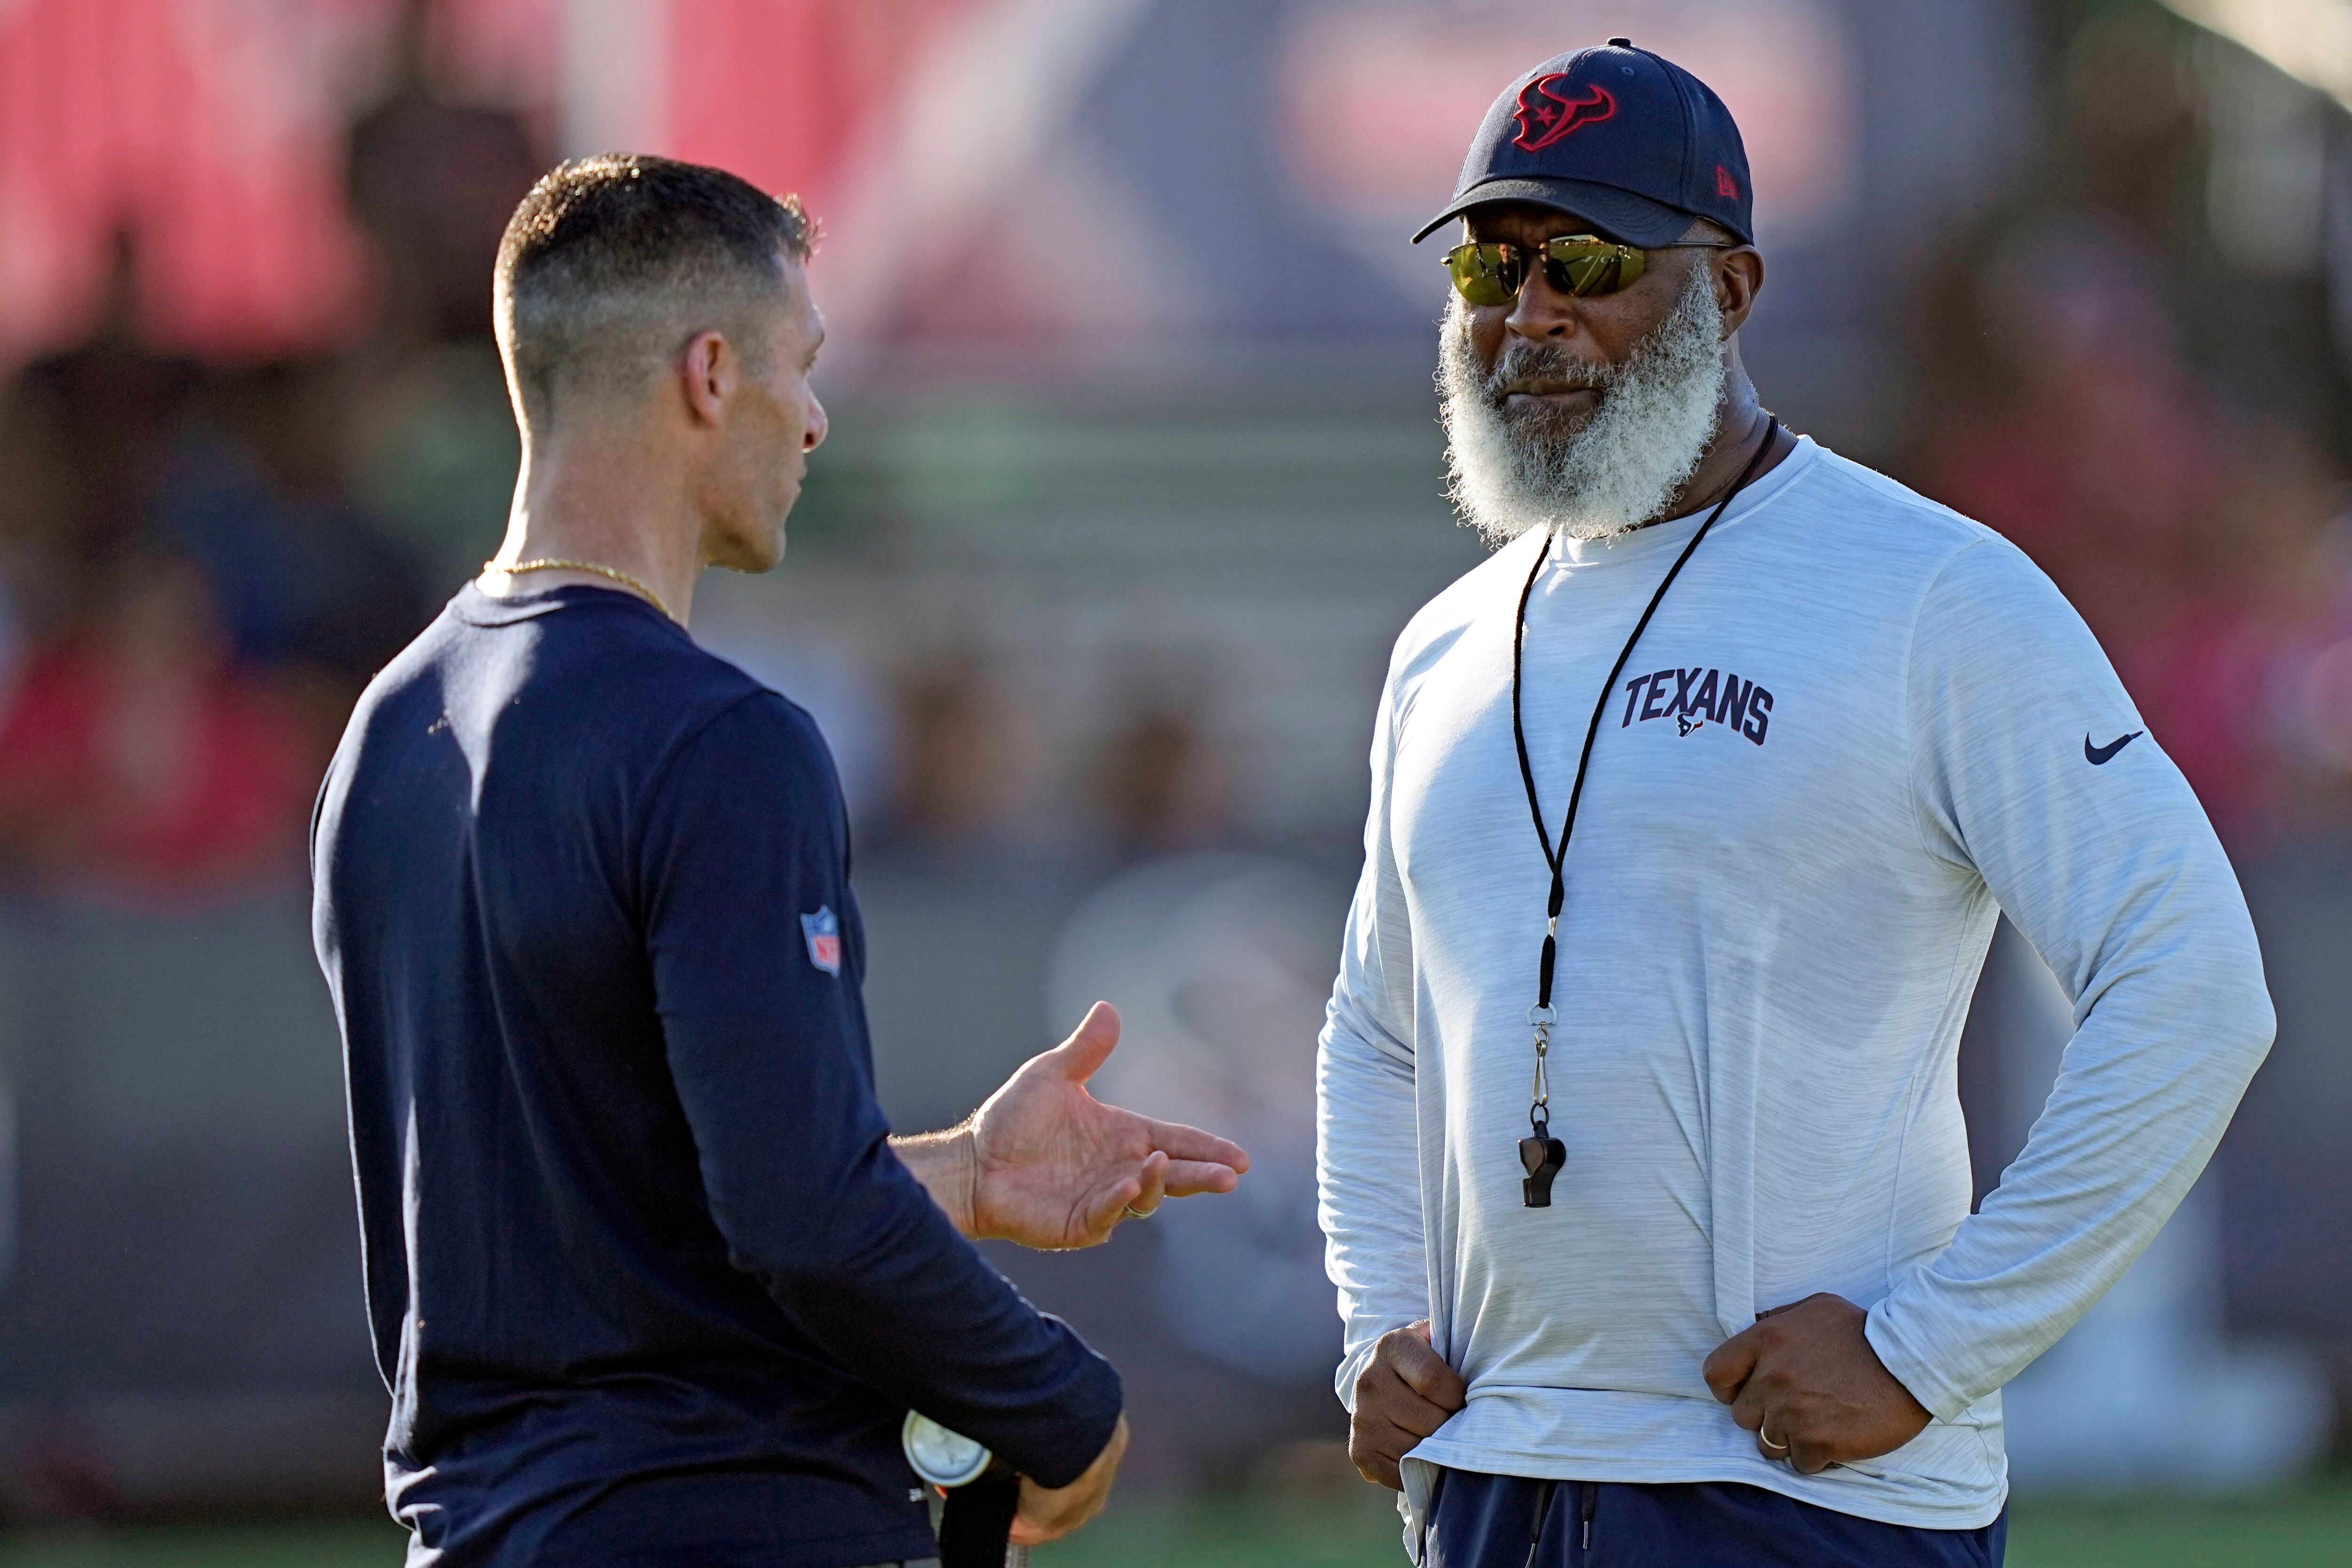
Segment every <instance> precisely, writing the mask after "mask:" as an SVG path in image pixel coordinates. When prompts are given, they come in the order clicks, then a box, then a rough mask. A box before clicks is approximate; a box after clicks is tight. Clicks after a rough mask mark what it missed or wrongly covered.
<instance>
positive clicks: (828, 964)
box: [801, 907, 841, 974]
mask: <svg viewBox="0 0 2352 1568" xmlns="http://www.w3.org/2000/svg"><path fill="white" fill-rule="evenodd" d="M801 933H802V934H803V935H804V936H806V937H807V938H808V950H809V962H810V963H814V964H815V965H816V966H817V967H818V968H819V969H822V970H824V972H825V973H827V974H839V973H841V917H840V916H839V915H836V914H835V913H834V912H833V910H832V909H831V908H830V907H828V908H824V909H820V910H817V912H816V913H814V914H813V915H803V916H802V917H801Z"/></svg>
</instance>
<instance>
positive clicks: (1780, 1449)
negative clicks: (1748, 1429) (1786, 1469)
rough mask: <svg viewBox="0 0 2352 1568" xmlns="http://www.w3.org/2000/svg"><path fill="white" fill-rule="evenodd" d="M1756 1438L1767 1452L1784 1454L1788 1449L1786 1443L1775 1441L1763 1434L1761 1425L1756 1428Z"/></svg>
mask: <svg viewBox="0 0 2352 1568" xmlns="http://www.w3.org/2000/svg"><path fill="white" fill-rule="evenodd" d="M1756 1440H1757V1441H1758V1442H1759V1443H1761V1444H1763V1445H1764V1447H1765V1449H1766V1451H1767V1452H1769V1453H1774V1454H1785V1453H1787V1452H1788V1451H1789V1445H1788V1444H1786V1443H1775V1442H1774V1441H1772V1439H1771V1438H1769V1437H1768V1436H1765V1435H1764V1428H1763V1427H1761V1426H1759V1427H1758V1428H1756Z"/></svg>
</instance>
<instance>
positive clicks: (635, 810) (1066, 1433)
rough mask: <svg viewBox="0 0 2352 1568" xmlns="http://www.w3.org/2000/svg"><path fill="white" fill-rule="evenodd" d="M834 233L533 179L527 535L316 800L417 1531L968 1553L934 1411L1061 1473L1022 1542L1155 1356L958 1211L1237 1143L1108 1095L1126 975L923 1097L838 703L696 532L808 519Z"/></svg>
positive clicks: (1040, 1479) (791, 1565)
mask: <svg viewBox="0 0 2352 1568" xmlns="http://www.w3.org/2000/svg"><path fill="white" fill-rule="evenodd" d="M809 243H810V241H809V229H808V226H807V224H806V222H805V220H804V219H803V216H802V215H801V213H800V210H799V208H798V206H797V205H795V204H793V203H792V202H789V201H786V202H782V203H780V202H778V201H776V200H774V199H772V198H771V197H768V196H766V195H761V193H760V192H758V191H756V190H754V189H752V188H751V186H749V185H747V184H744V183H743V182H741V181H740V180H737V179H735V178H733V177H732V176H730V175H727V174H720V173H719V172H718V171H716V170H709V169H700V168H696V167H694V166H692V165H688V164H679V163H669V162H667V161H665V160H660V159H654V158H628V157H604V158H595V159H589V160H584V161H583V162H579V163H570V164H566V165H564V166H563V167H562V168H560V169H558V170H556V171H555V172H554V173H552V174H550V175H549V176H548V177H547V178H546V179H544V180H542V181H541V183H540V184H539V186H538V187H537V188H536V189H534V190H533V191H532V193H531V194H530V196H529V197H527V198H526V199H525V200H524V202H523V204H522V205H521V207H520V209H518V211H517V212H516V214H515V216H514V219H513V222H512V223H511V225H510V226H509V229H508V233H507V237H506V241H505V243H504V245H503V246H502V247H501V249H500V253H499V268H498V274H497V279H496V284H497V309H498V323H499V347H500V350H501V351H502V353H503V354H504V356H505V361H506V366H507V374H508V379H509V388H510V390H511V391H512V394H513V396H514V402H515V405H516V409H517V414H518V417H519V419H520V422H521V425H522V429H523V466H522V474H521V479H520V482H519V484H518V486H517V489H516V496H515V505H514V510H513V514H512V518H511V521H510V522H509V530H508V533H507V538H506V542H505V543H504V545H503V547H502V548H501V550H500V552H499V555H498V557H497V558H496V560H495V561H494V562H493V563H492V564H491V565H490V566H488V567H487V568H486V569H485V572H484V574H483V576H482V577H481V578H480V579H479V581H478V583H477V584H473V585H470V586H468V587H467V588H465V589H463V590H461V591H460V592H459V594H458V595H457V597H456V598H455V599H453V600H452V601H451V602H450V604H449V605H448V608H447V609H446V610H445V611H444V612H443V614H442V615H441V616H440V617H439V618H438V619H437V620H436V621H435V622H434V624H433V625H432V626H429V627H428V628H426V630H425V632H424V634H423V635H422V636H420V637H418V638H417V639H416V641H415V643H413V644H412V645H410V647H408V648H407V649H406V650H405V651H404V653H402V654H401V655H400V657H399V658H396V659H394V661H393V663H392V664H391V665H390V666H388V667H387V668H385V669H384V670H383V673H382V674H381V675H379V676H378V677H377V678H376V679H375V681H374V682H373V684H372V685H371V686H370V687H369V689H368V691H367V694H366V696H365V697H364V698H363V699H362V700H361V702H360V705H359V708H358V710H357V711H356V712H355V713H354V714H353V716H352V722H351V727H350V729H349V731H347V732H346V734H345V735H344V738H343V742H342V745H341V748H340V749H339V750H338V752H337V753H336V756H335V761H334V763H333V767H332V769H331V772H330V773H329V775H328V779H327V783H326V787H325V790H324V792H323V793H322V795H321V796H320V802H319V814H318V820H317V823H316V826H315V830H314V834H313V862H314V876H315V880H316V887H317V904H316V911H315V918H314V926H315V935H316V940H317V944H318V950H319V956H320V963H321V964H322V965H323V966H324V968H325V970H326V973H327V978H328V982H329V984H330V986H331V989H332V991H333V993H334V1000H335V1005H336V1010H337V1015H338V1016H339V1018H340V1020H341V1026H342V1031H343V1038H344V1045H345V1053H346V1058H347V1068H348V1071H349V1075H350V1086H351V1117H352V1152H353V1157H354V1162H355V1164H356V1168H357V1174H358V1184H359V1198H360V1217H361V1223H362V1232H363V1237H364V1244H365V1263H366V1273H367V1287H368V1306H369V1312H370V1315H371V1318H372V1320H373V1331H374V1335H375V1342H376V1350H377V1356H378V1360H379V1363H380V1364H381V1366H382V1368H383V1375H384V1378H385V1381H386V1383H387V1384H389V1385H390V1387H391V1389H392V1393H393V1415H392V1425H391V1428H390V1431H389V1433H388V1435H387V1436H386V1439H385V1450H384V1454H385V1475H386V1486H387V1491H388V1496H389V1500H390V1502H391V1505H392V1509H393V1511H394V1515H395V1517H397V1518H399V1519H400V1520H401V1521H403V1522H404V1523H405V1524H407V1525H408V1526H409V1527H410V1528H411V1530H412V1531H414V1532H415V1542H414V1545H413V1547H412V1551H411V1555H410V1561H411V1562H412V1563H419V1564H422V1563H436V1564H442V1565H445V1568H461V1565H467V1564H476V1563H534V1564H572V1563H582V1564H586V1563H595V1564H600V1565H606V1568H622V1565H644V1568H652V1565H656V1564H661V1565H677V1568H686V1565H688V1564H691V1565H693V1568H735V1565H741V1568H754V1565H757V1568H850V1565H858V1564H871V1563H890V1562H905V1561H909V1560H919V1559H928V1558H929V1557H931V1556H932V1555H933V1553H934V1552H935V1551H936V1546H935V1544H934V1542H933V1538H932V1535H931V1531H930V1525H929V1514H928V1511H927V1510H926V1508H925V1506H924V1503H923V1501H922V1493H921V1492H920V1490H919V1489H918V1488H917V1486H916V1484H915V1478H914V1476H913V1475H912V1473H911V1472H910V1471H909V1469H908V1466H907V1464H906V1461H905V1459H904V1458H903V1457H902V1456H901V1454H900V1451H899V1446H898V1430H899V1425H900V1422H901V1420H902V1418H903V1416H904V1415H905V1413H906V1412H907V1411H908V1409H910V1408H912V1409H916V1410H919V1411H921V1412H923V1413H924V1414H926V1415H929V1416H931V1417H933V1418H934V1419H936V1420H938V1421H940V1422H941V1423H943V1424H944V1425H946V1426H950V1427H952V1428H954V1429H955V1430H957V1431H960V1432H962V1433H964V1434H966V1435H968V1436H971V1437H974V1438H977V1439H979V1440H980V1441H981V1442H982V1443H985V1444H986V1445H988V1446H989V1447H991V1448H992V1449H994V1450H995V1451H996V1452H997V1453H998V1454H999V1455H1000V1456H1002V1457H1003V1458H1005V1459H1007V1460H1008V1461H1010V1462H1011V1463H1012V1464H1013V1466H1015V1467H1016V1468H1018V1469H1019V1470H1020V1471H1021V1473H1022V1474H1023V1476H1024V1478H1025V1479H1024V1483H1023V1489H1022V1499H1021V1511H1020V1515H1019V1517H1018V1519H1017V1520H1016V1521H1015V1526H1014V1539H1015V1540H1017V1541H1024V1542H1037V1541H1045V1540H1050V1539H1052V1538H1054V1537H1055V1536H1057V1535H1060V1534H1063V1533H1066V1531H1070V1530H1073V1529H1075V1528H1076V1527H1077V1526H1078V1525H1079V1524H1081V1523H1083V1522H1084V1521H1086V1519H1087V1518H1088V1517H1089V1516H1091V1515H1092V1513H1093V1512H1094V1511H1095V1510H1097V1509H1098V1508H1099V1507H1100V1506H1101V1504H1102V1501H1103V1500H1104V1498H1105V1496H1106V1495H1107V1494H1108V1489H1109V1485H1110V1481H1111V1478H1112V1475H1113V1472H1114V1471H1115V1470H1116V1469H1117V1468H1118V1459H1119V1456H1120V1454H1121V1452H1122V1451H1123V1449H1124V1447H1125V1444H1126V1425H1125V1418H1124V1416H1123V1415H1121V1414H1120V1404H1121V1398H1120V1390H1119V1384H1118V1375H1117V1373H1114V1372H1113V1371H1112V1370H1111V1369H1110V1367H1109V1365H1108V1363H1105V1362H1104V1361H1102V1360H1101V1359H1100V1358H1099V1357H1097V1355H1095V1354H1094V1353H1093V1352H1091V1351H1089V1350H1088V1349H1087V1347H1086V1346H1085V1344H1083V1343H1082V1342H1080V1341H1079V1340H1078V1338H1077V1337H1076V1335H1075V1334H1074V1333H1072V1332H1071V1331H1070V1330H1069V1329H1068V1328H1066V1326H1065V1325H1063V1324H1062V1323H1060V1322H1058V1321H1055V1320H1054V1319H1052V1318H1049V1317H1045V1316H1042V1315H1040V1314H1039V1313H1038V1312H1037V1311H1035V1310H1034V1309H1033V1308H1031V1307H1030V1306H1029V1304H1028V1303H1027V1302H1025V1301H1024V1300H1022V1299H1021V1298H1020V1297H1019V1296H1018V1295H1017V1294H1016V1293H1015V1292H1014V1291H1013V1289H1012V1287H1011V1286H1010V1285H1009V1284H1007V1283H1006V1282H1005V1280H1004V1279H1003V1278H1002V1277H1001V1276H1000V1275H998V1274H997V1273H996V1272H995V1271H994V1270H993V1269H992V1268H990V1267H989V1266H988V1265H987V1264H986V1263H985V1262H984V1261H983V1260H982V1258H981V1257H980V1255H979V1254H978V1253H977V1252H976V1251H975V1250H974V1249H973V1248H972V1247H971V1243H970V1241H968V1240H967V1239H966V1237H1009V1238H1012V1239H1014V1240H1019V1241H1022V1242H1024V1243H1027V1244H1029V1245H1032V1246H1041V1247H1074V1246H1085V1245H1089V1244H1092V1243H1094V1242H1097V1241H1100V1240H1102V1239H1103V1238H1105V1237H1108V1235H1109V1233H1110V1230H1111V1228H1112V1226H1115V1225H1116V1224H1118V1221H1119V1220H1120V1219H1121V1218H1122V1217H1124V1216H1126V1215H1142V1214H1149V1213H1150V1211H1151V1210H1152V1209H1153V1208H1154V1207H1156V1206H1157V1205H1158V1204H1159V1203H1160V1200H1161V1199H1162V1198H1163V1197H1165V1196H1181V1195H1183V1194H1187V1193H1194V1192H1210V1191H1216V1192H1222V1191H1227V1190H1230V1189H1231V1187H1232V1186H1233V1184H1234V1181H1235V1180H1236V1179H1237V1177H1238V1175H1239V1173H1240V1172H1241V1171H1243V1170H1244V1169H1245V1168H1246V1166H1247V1159H1246V1156H1244V1154H1243V1153H1242V1152H1241V1151H1240V1150H1239V1149H1237V1148H1235V1147H1234V1145H1232V1144H1230V1143H1227V1142H1224V1141H1223V1140H1222V1139H1217V1138H1213V1137H1211V1136H1210V1135H1208V1134H1206V1133H1203V1132H1199V1131H1194V1130H1192V1129H1190V1128H1182V1127H1174V1126H1170V1125H1167V1124H1164V1123H1159V1122H1153V1121H1148V1120H1146V1119H1145V1118H1142V1117H1139V1116H1135V1115H1132V1114H1130V1113H1129V1112H1126V1111H1121V1110H1114V1109H1112V1108H1109V1107H1106V1106H1104V1105H1101V1104H1100V1103H1098V1102H1097V1101H1096V1100H1093V1099H1092V1098H1091V1097H1090V1096H1089V1095H1088V1094H1087V1091H1086V1088H1085V1083H1086V1079H1087V1076H1088V1075H1089V1074H1091V1073H1092V1071H1093V1070H1094V1068H1096V1067H1097V1066H1098V1065H1099V1064H1100V1062H1101V1061H1102V1060H1103V1058H1105V1057H1106V1056H1107V1055H1108V1052H1109V1050H1110V1048H1111V1047H1112V1045H1113V1044H1115V1043H1116V1041H1117V1038H1118V1020H1117V1016H1116V1015H1115V1014H1113V1013H1112V1012H1111V1011H1110V1009H1109V1008H1108V1007H1105V1006H1100V1005H1097V1008H1096V1009H1095V1011H1094V1012H1093V1013H1092V1014H1090V1015H1089V1016H1088V1017H1087V1020H1086V1022H1085V1023H1084V1024H1082V1025H1081V1026H1080V1028H1079V1030H1078V1032H1077V1033H1076V1035H1074V1036H1073V1037H1071V1038H1070V1039H1069V1040H1068V1041H1066V1042H1065V1043H1064V1044H1063V1045H1062V1046H1061V1047H1058V1048H1056V1049H1055V1050H1053V1051H1049V1052H1046V1053H1045V1054H1044V1055H1042V1056H1040V1057H1038V1058H1035V1059H1034V1060H1033V1061H1031V1062H1030V1063H1029V1064H1027V1065H1026V1066H1025V1067H1024V1068H1022V1069H1021V1071H1020V1072H1019V1073H1017V1074H1016V1075H1014V1077H1013V1079H1011V1080H1009V1081H1008V1082H1007V1083H1006V1085H1005V1086H1004V1088H1003V1089H1000V1090H998V1092H997V1093H996V1094H995V1095H994V1096H992V1098H991V1099H990V1100H989V1101H988V1103H987V1104H986V1105H984V1106H982V1108H981V1110H979V1111H978V1112H977V1113H976V1114H975V1115H974V1116H973V1118H972V1119H971V1121H968V1122H966V1123H965V1124H964V1125H963V1126H962V1127H961V1128H958V1129H956V1130H954V1131H950V1132H945V1133H938V1134H933V1135H930V1136H929V1137H924V1138H917V1139H906V1140H900V1139H893V1138H891V1137H890V1136H889V1130H888V1128H887V1126H886V1124H885V1123H884V1121H883V1118H882V1113H881V1111H880V1110H879V1108H878V1107H877V1104H876V1101H875V1097H874V1086H873V1071H872V1063H871V1058H870V1052H869V1048H868V1046H867V1040H866V1017H865V1012H864V1008H863V1005H862V1003H861V1001H860V998H859V990H858V987H859V979H860V976H861V974H862V973H863V972H864V967H865V958H866V953H865V938H864V933H863V931H862V930H861V928H860V926H859V923H858V916H857V907H856V900H855V899H854V898H853V897H852V895H851V892H850V888H849V849H848V828H847V823H846V819H845V814H844V811H843V806H842V800H841V792H840V788H839V785H838V784H837V783H836V781H835V775H834V771H833V763H832V761H831V758H830V757H829V755H828V754H827V752H826V750H825V745H824V740H823V739H822V737H820V736H819V735H818V733H817V730H816V726H815V725H814V722H812V721H811V720H810V719H809V717H808V715H807V714H806V713H805V712H803V711H802V710H800V709H798V708H796V707H794V706H793V704H792V703H790V702H788V701H786V700H784V699H783V698H782V697H780V696H778V695H777V694H776V693H775V692H772V691H770V690H768V689H764V688H762V687H761V685H760V684H759V683H758V682H756V681H754V680H752V679H751V678H750V677H748V676H746V675H744V674H743V673H742V672H741V671H740V670H738V669H736V668H734V667H732V666H731V665H729V664H727V663H725V662H724V661H722V660H720V659H718V658H713V657H712V656H710V655H709V654H707V653H704V652H703V651H702V650H701V649H699V648H698V647H696V646H695V644H694V643H693V641H692V640H691V639H690V638H689V637H688V636H687V634H686V631H685V626H684V623H685V619H686V616H687V614H688V608H689V606H690V605H691V602H692V597H693V593H694V584H695V579H696V578H697V576H698V574H700V572H701V571H702V569H703V568H704V567H706V566H709V565H724V566H731V567H736V568H739V569H743V570H751V571H764V570H766V569H767V568H769V567H771V566H773V565H774V564H775V563H776V562H777V561H778V560H779V559H780V558H781V556H782V548H783V522H784V517H785V514H786V512H787V511H788V510H790V509H791V507H792V504H793V500H795V498H796V497H797V495H798V493H799V490H800V484H801V479H802V476H803V472H804V471H805V467H806V454H807V453H808V452H809V451H810V450H813V449H814V447H816V445H817V444H818V442H820V441H821V440H823V439H824V428H825V426H824V410H823V409H822V408H821V407H820V406H819V405H818V404H817V402H816V399H815V398H814V396H813V395H811V393H810V391H809V387H808V374H809V371H810V368H811V366H812V365H813V363H814V360H815V356H816V351H817V346H818V342H819V341H820V339H821V338H822V336H823V327H822V324H821V322H820V321H819V319H818V316H817V313H816V310H815V308H814V304H813V302H812V301H811V300H810V298H809V294H808V289H807V287H806V282H805V279H804V277H803V269H802V263H803V261H804V260H805V258H806V257H807V255H808V250H809ZM940 1019H941V1026H942V1027H943V1028H949V1029H952V1027H953V1016H952V1013H951V1012H950V1011H949V1010H947V1009H945V1008H942V1010H941V1014H940Z"/></svg>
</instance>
